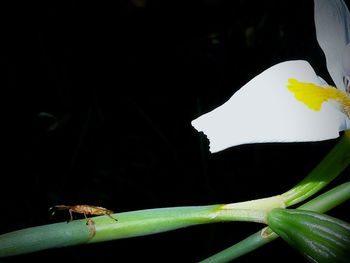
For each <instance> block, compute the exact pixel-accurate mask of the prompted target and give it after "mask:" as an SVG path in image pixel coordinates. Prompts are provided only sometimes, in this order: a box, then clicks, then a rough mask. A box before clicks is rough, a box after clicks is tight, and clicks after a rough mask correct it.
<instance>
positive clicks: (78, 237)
mask: <svg viewBox="0 0 350 263" xmlns="http://www.w3.org/2000/svg"><path fill="white" fill-rule="evenodd" d="M275 207H284V205H283V202H282V198H281V196H274V197H270V198H264V199H258V200H254V201H248V202H240V203H234V204H226V205H210V206H192V207H172V208H157V209H147V210H139V211H132V212H125V213H117V214H114V215H113V217H115V218H117V219H118V221H117V222H116V221H114V220H112V219H111V218H110V217H107V216H98V217H94V218H93V222H94V225H91V224H90V225H86V221H85V220H75V221H72V222H71V223H69V224H67V223H65V222H64V223H56V224H48V225H43V226H37V227H31V228H26V229H22V230H17V231H14V232H10V233H6V234H2V235H0V257H5V256H11V255H18V254H24V253H30V252H34V251H39V250H44V249H49V248H55V247H63V246H72V245H78V244H86V243H95V242H102V241H108V240H112V239H121V238H129V237H135V236H142V235H149V234H155V233H160V232H165V231H170V230H174V229H179V228H183V227H188V226H193V225H198V224H207V223H215V222H226V221H249V222H259V223H266V219H267V213H268V211H270V210H271V209H273V208H275Z"/></svg>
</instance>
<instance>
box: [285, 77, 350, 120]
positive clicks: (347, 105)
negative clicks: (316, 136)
mask: <svg viewBox="0 0 350 263" xmlns="http://www.w3.org/2000/svg"><path fill="white" fill-rule="evenodd" d="M288 90H289V91H291V92H293V93H294V96H295V98H296V99H297V100H299V101H301V102H303V103H304V104H305V105H306V106H308V107H309V108H310V109H312V110H315V111H319V110H320V109H321V106H322V103H323V102H326V101H328V100H334V101H336V102H338V103H339V104H340V105H341V106H342V110H343V112H344V113H345V114H346V115H347V116H348V117H349V118H350V99H349V97H348V95H347V94H346V93H345V92H342V91H341V90H338V89H336V88H334V87H331V86H328V87H320V86H317V85H315V84H313V83H306V82H300V81H298V80H296V79H288Z"/></svg>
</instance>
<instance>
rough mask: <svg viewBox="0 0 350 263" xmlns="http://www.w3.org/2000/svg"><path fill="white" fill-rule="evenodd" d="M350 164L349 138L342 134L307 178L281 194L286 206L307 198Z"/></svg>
mask: <svg viewBox="0 0 350 263" xmlns="http://www.w3.org/2000/svg"><path fill="white" fill-rule="evenodd" d="M349 164H350V138H349V137H348V136H347V135H346V134H344V135H343V136H342V138H341V139H340V140H339V142H338V143H337V144H336V146H335V147H334V148H333V149H332V150H331V151H330V152H329V153H328V154H327V155H326V157H325V158H324V159H323V160H322V161H321V162H320V163H319V165H317V166H316V168H314V169H313V170H312V171H311V173H310V174H308V176H306V177H305V178H304V180H302V181H301V182H300V183H298V184H297V185H296V186H295V187H293V188H292V189H290V190H289V191H287V192H285V193H284V194H282V196H283V197H284V198H285V203H286V206H291V205H294V204H296V203H299V202H301V201H304V200H305V199H307V198H309V197H310V196H312V195H313V194H315V193H316V192H318V191H319V190H320V189H322V188H323V187H325V186H326V185H327V184H329V183H330V182H331V181H332V180H333V179H334V178H336V177H337V176H338V175H339V174H340V173H341V172H342V171H343V170H344V169H345V168H346V167H347V166H348V165H349Z"/></svg>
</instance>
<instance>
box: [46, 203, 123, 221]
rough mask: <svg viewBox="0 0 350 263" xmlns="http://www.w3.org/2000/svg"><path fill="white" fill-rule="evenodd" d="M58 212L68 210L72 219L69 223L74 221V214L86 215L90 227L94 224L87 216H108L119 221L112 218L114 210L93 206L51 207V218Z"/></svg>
mask: <svg viewBox="0 0 350 263" xmlns="http://www.w3.org/2000/svg"><path fill="white" fill-rule="evenodd" d="M57 210H68V211H69V214H70V219H69V220H68V222H70V221H72V220H73V213H78V214H84V216H85V218H86V224H87V225H90V224H91V223H92V224H94V223H93V221H92V220H91V219H89V218H88V217H87V215H106V216H109V217H110V218H112V219H113V220H115V221H118V220H117V219H115V218H114V217H112V216H111V214H112V213H113V211H112V210H108V209H106V208H103V207H100V206H92V205H55V206H52V207H50V209H49V211H52V212H51V216H53V215H54V214H55V213H56V211H57Z"/></svg>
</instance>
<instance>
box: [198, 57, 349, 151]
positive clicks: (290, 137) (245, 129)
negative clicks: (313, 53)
mask: <svg viewBox="0 0 350 263" xmlns="http://www.w3.org/2000/svg"><path fill="white" fill-rule="evenodd" d="M289 78H295V79H297V80H299V81H301V82H311V83H315V84H318V85H319V84H321V80H320V79H319V78H318V77H317V75H316V74H315V72H314V70H313V69H312V67H311V66H310V64H309V63H308V62H306V61H301V60H298V61H287V62H283V63H280V64H277V65H275V66H273V67H271V68H269V69H267V70H266V71H264V72H263V73H261V74H260V75H258V76H257V77H255V78H254V79H252V80H251V81H250V82H248V83H247V84H246V85H244V86H243V87H242V88H241V89H240V90H238V91H237V92H236V93H235V94H234V95H233V96H232V97H231V98H230V99H229V100H228V101H227V102H226V103H224V104H223V105H222V106H220V107H218V108H216V109H214V110H213V111H211V112H209V113H207V114H204V115H202V116H201V117H199V118H197V119H195V120H193V121H192V125H193V126H194V127H195V128H196V129H197V130H198V131H203V132H204V133H205V134H206V135H207V137H208V139H209V141H210V151H211V152H218V151H221V150H224V149H226V148H228V147H231V146H235V145H239V144H245V143H259V142H302V141H320V140H326V139H332V138H336V137H338V136H339V129H340V127H341V126H342V125H344V123H345V122H346V117H345V115H344V114H343V113H341V112H340V111H339V109H338V107H335V105H334V104H332V103H328V102H327V103H323V105H322V107H321V110H320V111H314V110H311V109H309V108H308V107H307V106H306V105H305V104H304V103H302V102H300V101H298V100H297V99H295V97H294V94H293V93H292V92H290V91H289V90H288V88H287V84H288V79H289Z"/></svg>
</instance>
